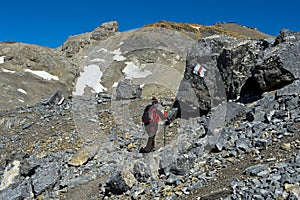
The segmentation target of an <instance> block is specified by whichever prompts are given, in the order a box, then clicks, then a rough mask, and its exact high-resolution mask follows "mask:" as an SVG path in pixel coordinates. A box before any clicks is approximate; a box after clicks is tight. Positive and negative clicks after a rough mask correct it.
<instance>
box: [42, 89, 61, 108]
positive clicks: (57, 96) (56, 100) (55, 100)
mask: <svg viewBox="0 0 300 200" xmlns="http://www.w3.org/2000/svg"><path fill="white" fill-rule="evenodd" d="M63 98H64V97H63V95H62V93H61V91H59V90H58V91H56V92H54V93H53V94H52V95H51V96H50V97H49V98H48V99H42V100H41V104H43V105H53V104H58V103H59V102H60V101H61V100H62V99H63Z"/></svg>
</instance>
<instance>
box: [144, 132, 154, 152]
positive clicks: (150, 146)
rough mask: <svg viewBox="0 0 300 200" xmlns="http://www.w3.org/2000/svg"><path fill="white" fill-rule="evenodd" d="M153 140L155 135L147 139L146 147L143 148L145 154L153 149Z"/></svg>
mask: <svg viewBox="0 0 300 200" xmlns="http://www.w3.org/2000/svg"><path fill="white" fill-rule="evenodd" d="M154 140H155V135H154V136H150V137H149V138H148V141H147V145H146V147H145V150H146V151H147V152H151V151H152V150H153V149H154Z"/></svg>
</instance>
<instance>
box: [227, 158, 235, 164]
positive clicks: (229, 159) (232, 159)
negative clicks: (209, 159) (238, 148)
mask: <svg viewBox="0 0 300 200" xmlns="http://www.w3.org/2000/svg"><path fill="white" fill-rule="evenodd" d="M226 160H227V161H229V162H231V163H234V161H235V158H234V157H229V158H226Z"/></svg>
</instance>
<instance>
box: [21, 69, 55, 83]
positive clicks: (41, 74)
mask: <svg viewBox="0 0 300 200" xmlns="http://www.w3.org/2000/svg"><path fill="white" fill-rule="evenodd" d="M24 71H25V72H29V73H32V74H35V75H37V76H39V77H42V78H43V79H46V80H51V79H53V80H56V81H58V80H59V78H58V76H53V75H51V74H49V73H48V72H45V71H34V70H31V69H25V70H24Z"/></svg>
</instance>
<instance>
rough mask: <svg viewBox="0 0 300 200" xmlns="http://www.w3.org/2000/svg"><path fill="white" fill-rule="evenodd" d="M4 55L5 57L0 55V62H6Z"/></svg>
mask: <svg viewBox="0 0 300 200" xmlns="http://www.w3.org/2000/svg"><path fill="white" fill-rule="evenodd" d="M4 57H5V56H0V64H3V63H4Z"/></svg>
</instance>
